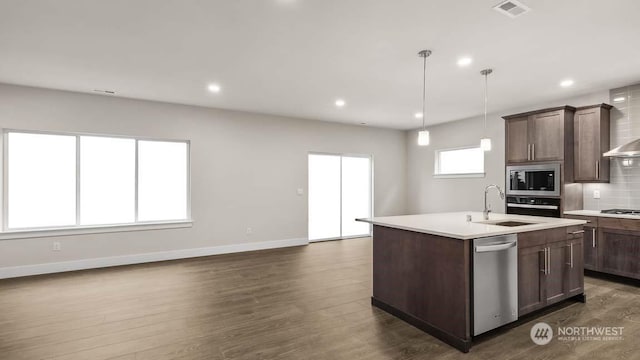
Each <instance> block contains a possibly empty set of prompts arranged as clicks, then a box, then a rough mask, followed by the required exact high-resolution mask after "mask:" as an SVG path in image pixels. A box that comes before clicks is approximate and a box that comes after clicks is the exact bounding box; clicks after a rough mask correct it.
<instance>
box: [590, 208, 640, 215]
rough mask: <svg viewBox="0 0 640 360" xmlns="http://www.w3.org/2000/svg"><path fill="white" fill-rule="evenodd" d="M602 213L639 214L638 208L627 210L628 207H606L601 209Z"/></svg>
mask: <svg viewBox="0 0 640 360" xmlns="http://www.w3.org/2000/svg"><path fill="white" fill-rule="evenodd" d="M600 212H601V213H603V214H617V215H636V216H640V210H629V209H608V210H601V211H600Z"/></svg>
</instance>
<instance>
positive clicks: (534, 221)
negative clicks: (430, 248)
mask: <svg viewBox="0 0 640 360" xmlns="http://www.w3.org/2000/svg"><path fill="white" fill-rule="evenodd" d="M467 215H471V219H472V220H471V221H470V222H469V221H467ZM357 221H363V222H368V223H370V224H373V225H379V226H385V227H390V228H396V229H402V230H409V231H415V232H421V233H425V234H432V235H440V236H446V237H450V238H454V239H461V240H467V239H476V238H481V237H488V236H497V235H506V234H516V233H521V232H527V231H535V230H545V229H552V228H559V227H567V226H575V225H583V224H586V221H584V220H575V219H565V218H548V217H539V216H525V215H511V214H509V215H507V214H494V213H491V214H489V220H488V222H489V223H486V222H485V220H484V219H483V217H482V213H481V212H473V211H465V212H453V213H435V214H419V215H402V216H384V217H374V218H369V219H357ZM499 221H519V222H526V223H531V224H529V225H522V226H513V227H509V226H500V225H494V224H492V222H499Z"/></svg>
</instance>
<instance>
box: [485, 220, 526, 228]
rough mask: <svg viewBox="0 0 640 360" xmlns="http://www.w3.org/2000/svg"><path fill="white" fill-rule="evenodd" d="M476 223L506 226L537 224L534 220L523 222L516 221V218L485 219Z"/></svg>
mask: <svg viewBox="0 0 640 360" xmlns="http://www.w3.org/2000/svg"><path fill="white" fill-rule="evenodd" d="M476 223H478V224H487V225H498V226H508V227H515V226H524V225H533V224H537V223H535V222H524V221H517V220H487V221H477V222H476Z"/></svg>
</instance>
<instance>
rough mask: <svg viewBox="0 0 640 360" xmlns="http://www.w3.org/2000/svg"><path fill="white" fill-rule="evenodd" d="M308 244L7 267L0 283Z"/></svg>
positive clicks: (266, 243)
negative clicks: (120, 266) (15, 279)
mask: <svg viewBox="0 0 640 360" xmlns="http://www.w3.org/2000/svg"><path fill="white" fill-rule="evenodd" d="M307 244H309V241H308V240H307V239H287V240H274V241H262V242H254V243H244V244H236V245H222V246H213V247H206V248H195V249H181V250H170V251H161V252H153V253H145V254H132V255H120V256H110V257H102V258H92V259H82V260H73V261H64V262H55V263H45V264H35V265H23V266H10V267H3V268H0V279H7V278H14V277H21V276H30V275H41V274H51V273H59V272H65V271H74V270H85V269H96V268H103V267H110V266H119V265H131V264H142V263H148V262H154V261H165V260H176V259H186V258H192V257H199V256H210V255H220V254H231V253H238V252H245V251H255V250H265V249H276V248H284V247H290V246H301V245H307Z"/></svg>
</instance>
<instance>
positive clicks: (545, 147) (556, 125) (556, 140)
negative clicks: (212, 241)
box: [504, 106, 576, 164]
mask: <svg viewBox="0 0 640 360" xmlns="http://www.w3.org/2000/svg"><path fill="white" fill-rule="evenodd" d="M575 110H576V109H575V108H574V107H571V106H562V107H557V108H551V109H543V110H537V111H531V112H527V113H522V114H515V115H509V116H505V117H504V119H505V120H506V125H505V126H506V127H505V131H506V160H507V164H513V163H526V162H542V161H565V160H571V162H572V161H573V115H574V112H575Z"/></svg>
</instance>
